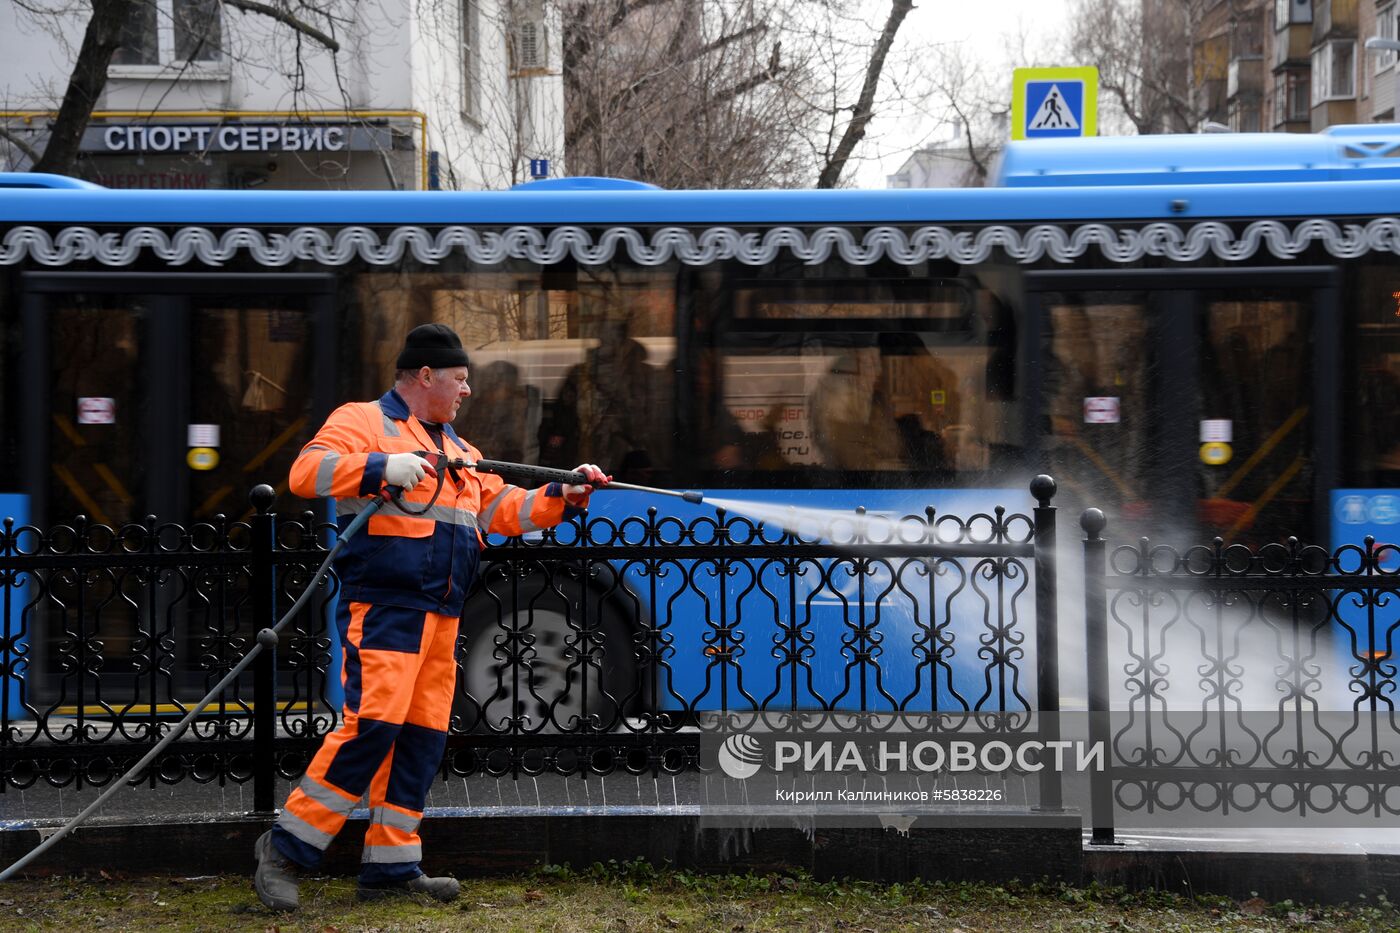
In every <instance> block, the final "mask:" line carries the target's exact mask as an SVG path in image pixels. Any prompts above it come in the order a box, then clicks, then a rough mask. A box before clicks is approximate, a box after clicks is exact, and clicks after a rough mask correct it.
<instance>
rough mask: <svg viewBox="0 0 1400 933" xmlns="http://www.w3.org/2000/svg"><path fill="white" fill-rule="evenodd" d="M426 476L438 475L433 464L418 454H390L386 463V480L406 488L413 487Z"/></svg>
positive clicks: (392, 484) (390, 483)
mask: <svg viewBox="0 0 1400 933" xmlns="http://www.w3.org/2000/svg"><path fill="white" fill-rule="evenodd" d="M424 476H437V471H436V470H434V469H433V465H432V464H431V463H429V462H428V461H426V460H424V459H423V458H422V457H420V456H418V455H417V454H390V455H389V461H388V462H387V463H385V464H384V482H386V483H388V484H389V485H390V486H398V487H400V488H402V489H404V490H409V489H412V488H413V487H414V486H417V485H418V484H419V483H421V482H422V481H423V477H424Z"/></svg>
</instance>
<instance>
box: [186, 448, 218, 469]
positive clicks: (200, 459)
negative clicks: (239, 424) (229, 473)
mask: <svg viewBox="0 0 1400 933" xmlns="http://www.w3.org/2000/svg"><path fill="white" fill-rule="evenodd" d="M185 462H186V463H188V464H189V465H190V469H191V470H212V469H214V467H216V466H218V465H219V452H218V451H217V450H215V449H214V448H212V447H191V448H190V452H189V454H188V455H186V457H185Z"/></svg>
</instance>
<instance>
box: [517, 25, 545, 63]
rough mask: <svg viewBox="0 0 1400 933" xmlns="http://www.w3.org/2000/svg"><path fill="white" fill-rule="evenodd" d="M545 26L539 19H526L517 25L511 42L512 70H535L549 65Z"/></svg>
mask: <svg viewBox="0 0 1400 933" xmlns="http://www.w3.org/2000/svg"><path fill="white" fill-rule="evenodd" d="M545 39H546V37H545V26H544V23H542V22H540V21H539V20H525V21H524V22H521V23H517V24H516V26H515V35H514V41H513V42H512V43H511V56H512V59H513V60H512V62H511V65H512V68H511V70H512V71H534V70H537V69H540V68H548V67H549V45H548V44H547V42H546V41H545Z"/></svg>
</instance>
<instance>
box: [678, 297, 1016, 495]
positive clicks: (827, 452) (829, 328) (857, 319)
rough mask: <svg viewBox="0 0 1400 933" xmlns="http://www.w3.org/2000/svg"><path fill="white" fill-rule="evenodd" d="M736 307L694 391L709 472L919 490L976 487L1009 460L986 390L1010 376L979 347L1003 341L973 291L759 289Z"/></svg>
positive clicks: (999, 410)
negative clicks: (853, 476) (969, 483)
mask: <svg viewBox="0 0 1400 933" xmlns="http://www.w3.org/2000/svg"><path fill="white" fill-rule="evenodd" d="M732 294H733V297H732V305H731V307H732V309H733V314H732V316H731V317H729V318H728V319H727V320H726V319H725V318H724V316H723V315H717V317H718V318H719V319H718V320H717V322H716V327H715V337H714V342H715V344H716V346H715V347H714V348H713V349H711V350H710V351H708V354H707V356H708V358H707V359H702V360H701V365H700V374H701V379H700V380H699V384H698V385H697V389H698V392H697V398H698V400H699V403H700V405H701V406H702V409H701V415H702V417H701V427H700V431H699V432H698V434H699V443H700V447H701V454H702V457H705V458H707V459H708V462H707V463H706V464H705V466H707V467H708V468H709V469H711V470H719V471H726V472H727V471H756V472H758V473H763V474H771V473H773V472H776V471H791V472H795V473H804V474H807V475H808V476H809V478H812V479H815V478H816V476H817V475H819V474H820V473H821V472H823V471H829V472H835V473H840V474H849V473H852V472H874V473H880V474H886V475H888V474H894V473H902V474H907V475H910V476H912V477H916V478H917V479H915V481H916V482H928V481H938V480H946V479H948V478H950V477H953V476H955V475H969V474H981V473H985V472H987V471H989V470H992V469H995V468H997V467H999V466H1000V465H1001V463H1000V462H999V461H1002V460H1004V459H1005V454H1006V452H1007V451H1009V450H1011V449H1013V447H1014V443H1013V442H1014V439H1013V437H1012V435H1011V433H1010V432H1011V430H1012V428H1011V425H1012V424H1013V423H1014V422H1013V419H1012V418H1011V417H1010V415H1011V412H1010V405H1009V403H1008V401H1007V399H1006V396H1007V393H1006V392H1005V391H1004V389H1003V388H1002V387H1001V386H1000V385H998V388H997V390H996V391H993V386H992V384H991V383H989V379H988V374H989V372H991V373H993V376H992V379H993V381H994V382H998V383H1000V382H1002V381H1004V380H1001V379H1000V376H999V374H998V372H997V368H998V367H1000V366H1002V365H1004V364H1005V362H1006V359H1005V355H1006V354H1005V348H1001V347H993V346H992V345H991V342H990V340H989V334H992V333H997V334H1001V335H1003V336H1005V335H1007V334H1010V333H1011V329H1010V328H1009V327H1007V326H1002V327H994V326H993V322H992V321H991V318H993V317H994V313H993V312H994V309H995V310H999V309H998V308H997V306H996V305H995V303H994V302H993V301H992V300H991V298H990V296H989V295H987V294H986V293H985V292H980V291H978V290H975V289H974V288H973V287H972V286H971V285H970V284H969V283H967V282H963V281H956V280H955V281H948V282H930V281H919V280H908V279H904V280H893V281H882V280H855V281H851V280H847V281H802V282H795V283H784V284H776V285H775V284H773V283H771V282H765V283H749V284H740V285H738V286H737V287H735V288H734V290H733V293H732ZM997 351H1000V352H997ZM994 352H995V353H996V355H995V357H994ZM994 363H995V365H994ZM707 373H713V376H716V377H718V380H719V384H718V385H714V386H711V385H710V384H709V383H710V382H711V381H712V378H713V377H710V378H707V377H706V374H707ZM885 481H886V482H888V479H887V480H885Z"/></svg>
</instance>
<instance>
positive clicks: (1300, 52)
mask: <svg viewBox="0 0 1400 933" xmlns="http://www.w3.org/2000/svg"><path fill="white" fill-rule="evenodd" d="M1311 55H1312V27H1311V26H1309V25H1308V24H1307V23H1303V24H1301V25H1294V26H1288V27H1286V28H1284V29H1280V30H1279V31H1278V32H1276V33H1274V71H1279V70H1281V69H1283V68H1287V67H1289V66H1290V65H1306V64H1308V62H1309V60H1310V58H1311Z"/></svg>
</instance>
